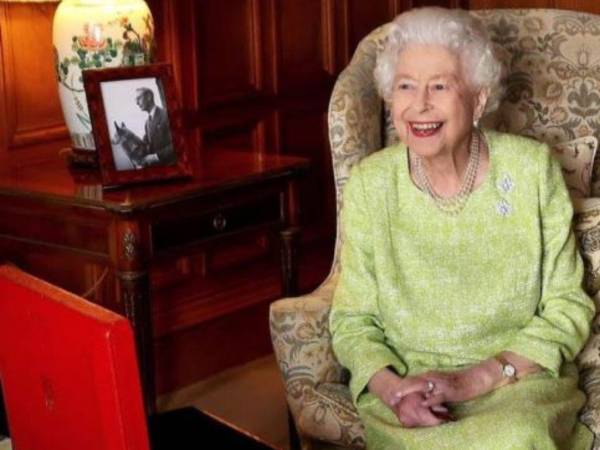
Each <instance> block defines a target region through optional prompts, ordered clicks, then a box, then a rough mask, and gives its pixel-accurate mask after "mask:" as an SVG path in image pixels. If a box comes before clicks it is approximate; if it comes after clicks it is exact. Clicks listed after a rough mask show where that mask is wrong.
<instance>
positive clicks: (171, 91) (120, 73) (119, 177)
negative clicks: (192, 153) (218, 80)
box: [83, 64, 191, 187]
mask: <svg viewBox="0 0 600 450" xmlns="http://www.w3.org/2000/svg"><path fill="white" fill-rule="evenodd" d="M83 77H84V86H85V90H86V96H87V101H88V105H89V108H90V115H91V118H92V128H93V132H94V139H95V141H96V145H97V149H98V161H99V163H100V171H101V174H102V179H103V183H104V185H105V187H108V186H110V187H116V186H119V185H121V184H127V183H137V182H148V181H152V180H157V179H164V178H174V177H180V176H187V175H189V174H190V173H191V168H190V165H189V158H188V153H187V149H186V146H185V143H184V139H183V137H182V133H181V123H180V122H181V120H180V116H178V115H177V110H178V104H179V102H178V101H177V99H176V98H175V86H174V81H173V73H172V68H171V66H170V65H169V64H152V65H147V66H134V67H120V68H114V69H102V70H89V71H84V73H83Z"/></svg>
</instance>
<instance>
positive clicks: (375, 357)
mask: <svg viewBox="0 0 600 450" xmlns="http://www.w3.org/2000/svg"><path fill="white" fill-rule="evenodd" d="M371 217H372V216H370V214H369V212H368V203H367V199H366V197H365V193H364V189H363V184H362V175H361V172H360V166H357V167H355V168H354V169H353V171H352V175H351V177H350V179H349V181H348V182H347V184H346V187H345V189H344V206H343V208H342V212H341V225H342V233H343V244H342V250H341V267H342V270H341V274H340V279H339V281H338V285H337V287H336V291H335V294H334V299H333V304H332V307H331V314H330V318H329V320H330V330H331V334H332V338H333V339H332V341H333V342H332V343H333V349H334V352H335V354H336V356H337V358H338V360H339V362H340V363H341V364H342V365H343V366H344V367H346V368H347V369H348V370H349V371H350V374H351V379H350V391H351V393H352V397H353V399H354V401H355V402H356V400H357V399H358V397H359V395H360V394H361V393H362V392H363V391H364V390H365V387H366V386H367V384H368V382H369V380H370V378H371V377H372V376H373V375H374V374H375V373H376V372H377V371H378V370H380V369H382V368H384V367H387V366H392V367H393V368H394V369H395V370H396V371H397V372H398V373H399V374H401V375H402V374H405V373H406V366H405V365H404V363H403V362H402V360H401V359H400V357H399V356H398V355H397V354H396V353H395V352H394V351H393V350H392V349H391V348H390V347H389V346H388V345H386V342H385V335H384V332H383V329H382V324H381V320H380V318H379V308H378V302H377V300H378V290H377V281H376V276H375V270H374V266H375V262H374V255H373V248H372V239H373V230H372V222H371V220H370V219H371Z"/></svg>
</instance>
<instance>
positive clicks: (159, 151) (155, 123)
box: [135, 87, 177, 167]
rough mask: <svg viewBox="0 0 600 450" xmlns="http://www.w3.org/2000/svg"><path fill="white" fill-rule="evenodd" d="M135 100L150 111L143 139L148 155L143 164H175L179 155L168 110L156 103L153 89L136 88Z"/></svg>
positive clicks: (140, 106)
mask: <svg viewBox="0 0 600 450" xmlns="http://www.w3.org/2000/svg"><path fill="white" fill-rule="evenodd" d="M135 102H136V104H137V105H138V107H139V108H140V109H141V110H142V111H144V112H147V113H148V118H147V119H146V124H145V125H144V130H145V134H144V138H143V141H144V143H145V145H146V155H145V156H144V159H143V165H144V166H146V167H148V166H158V165H160V166H169V165H172V164H175V162H176V161H177V156H176V155H175V151H174V150H173V141H172V139H171V130H170V128H169V118H168V116H167V112H166V111H165V110H164V109H163V108H161V107H159V106H157V105H156V103H155V101H154V93H153V92H152V90H151V89H148V88H145V87H141V88H138V89H136V97H135Z"/></svg>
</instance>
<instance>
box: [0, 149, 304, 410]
mask: <svg viewBox="0 0 600 450" xmlns="http://www.w3.org/2000/svg"><path fill="white" fill-rule="evenodd" d="M15 153H17V152H15ZM307 169H308V161H307V160H306V159H304V158H297V157H288V156H278V155H261V156H258V157H257V156H256V155H253V154H249V153H244V152H235V151H227V152H225V151H224V152H219V155H218V157H213V158H211V159H201V160H199V161H197V164H196V166H195V170H194V177H193V179H190V180H180V181H172V182H168V183H156V184H152V185H143V186H135V187H130V188H127V189H123V190H115V191H103V190H102V188H101V186H100V185H99V184H98V180H97V179H96V177H95V176H94V174H93V173H91V172H72V171H69V170H68V168H67V166H66V164H65V161H64V160H62V159H61V158H59V157H58V155H57V152H56V151H55V150H53V149H52V150H50V149H49V150H48V151H45V152H41V153H38V154H36V155H35V157H33V158H23V156H22V155H18V154H17V155H15V157H8V158H6V159H4V160H1V161H0V255H2V257H3V258H4V259H7V260H10V261H12V262H14V263H15V264H17V265H18V266H19V267H21V268H22V269H24V270H26V271H28V272H30V273H32V274H33V275H36V276H38V277H40V278H43V279H46V280H47V281H50V282H52V283H55V284H58V285H60V286H61V287H64V288H66V289H72V283H75V280H73V279H72V277H71V276H70V274H69V267H70V266H69V265H66V264H65V261H66V258H68V259H70V260H75V261H78V260H79V259H81V261H94V262H96V263H97V264H99V265H101V266H103V267H105V268H106V269H105V273H104V274H103V276H102V277H100V278H102V279H101V280H99V279H98V277H92V278H91V280H90V281H89V282H88V284H87V285H85V281H84V285H85V286H86V287H89V288H90V290H93V289H94V288H97V286H95V284H97V283H99V282H100V281H102V282H103V283H106V284H107V285H108V286H109V289H105V290H104V291H105V292H107V293H106V294H104V295H99V296H96V297H94V298H92V300H93V301H96V302H98V303H100V304H103V305H104V306H105V307H107V308H109V309H112V310H114V311H116V312H119V313H121V314H124V315H126V316H127V317H128V318H129V320H130V321H131V322H132V324H133V325H134V329H135V334H136V341H137V346H138V354H139V359H140V370H141V378H142V383H143V387H144V393H145V402H146V408H147V411H148V413H149V414H150V413H152V412H154V408H155V385H154V358H153V350H152V343H153V331H152V317H151V308H150V306H151V305H150V301H151V299H152V292H151V283H150V276H149V269H150V267H151V265H152V262H153V261H154V260H155V259H156V258H160V257H164V256H165V255H168V254H169V253H170V252H185V251H188V250H190V251H192V250H194V249H195V248H197V247H199V246H202V245H205V244H206V243H210V242H215V241H217V242H218V241H219V240H221V239H227V238H228V237H231V236H235V235H237V234H239V233H243V232H245V231H248V230H259V229H264V230H276V231H279V232H280V233H281V237H282V279H283V293H284V295H293V294H294V293H296V284H297V273H296V272H297V264H296V258H295V254H296V251H295V242H296V239H297V236H298V231H299V211H298V201H297V188H296V182H297V180H298V177H299V176H301V175H302V174H303V173H305V172H306V170H307ZM90 285H91V286H90ZM75 293H76V294H79V295H81V292H75Z"/></svg>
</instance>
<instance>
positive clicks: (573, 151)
mask: <svg viewBox="0 0 600 450" xmlns="http://www.w3.org/2000/svg"><path fill="white" fill-rule="evenodd" d="M597 147H598V140H597V139H596V138H595V137H594V136H584V137H581V138H577V139H573V140H572V141H569V142H563V143H560V144H556V145H554V146H553V147H552V153H553V154H554V155H555V156H556V158H557V159H558V160H559V161H560V165H561V167H562V172H563V176H564V177H565V182H566V184H567V187H568V188H569V193H570V194H571V198H585V197H589V196H590V192H591V187H592V165H593V164H594V157H595V155H596V148H597Z"/></svg>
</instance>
